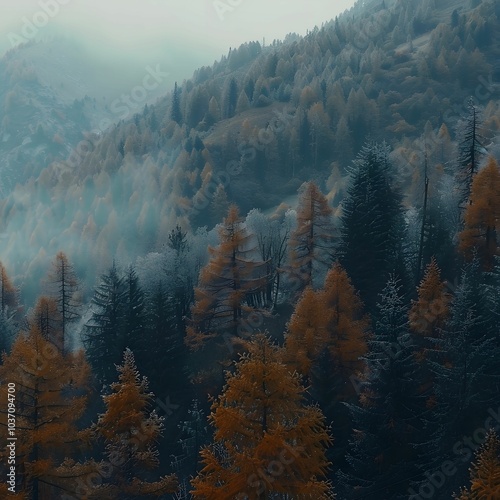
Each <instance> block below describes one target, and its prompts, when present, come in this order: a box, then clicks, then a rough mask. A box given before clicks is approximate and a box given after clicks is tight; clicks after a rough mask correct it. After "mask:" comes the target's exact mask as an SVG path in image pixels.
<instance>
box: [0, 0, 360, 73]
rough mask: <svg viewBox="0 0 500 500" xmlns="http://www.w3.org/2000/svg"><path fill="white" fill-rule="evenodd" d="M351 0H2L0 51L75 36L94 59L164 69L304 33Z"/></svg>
mask: <svg viewBox="0 0 500 500" xmlns="http://www.w3.org/2000/svg"><path fill="white" fill-rule="evenodd" d="M353 4H354V0H335V1H333V2H332V0H183V1H178V0H176V1H173V0H1V7H0V53H4V52H5V50H7V49H9V48H11V46H13V45H14V44H15V43H16V42H17V41H24V40H27V39H30V38H33V37H38V38H44V37H47V36H50V35H52V34H53V33H59V34H60V33H62V34H65V35H70V36H72V37H76V38H77V39H79V40H80V41H81V42H82V43H84V44H85V45H86V46H87V48H88V50H89V51H90V52H91V53H92V56H93V57H95V58H101V59H103V60H105V61H106V60H115V61H116V60H117V59H118V60H126V61H133V60H136V61H141V63H143V64H154V63H155V62H158V61H160V62H161V63H162V64H166V65H168V66H170V67H169V68H166V71H171V72H173V73H175V76H177V74H178V73H179V72H185V71H188V72H189V74H185V75H184V77H185V78H188V77H190V76H191V74H192V71H193V70H194V69H196V68H197V67H199V66H200V65H211V64H212V63H213V62H214V60H218V59H220V57H221V55H223V54H227V52H228V50H229V48H230V47H238V46H239V45H240V44H241V43H244V42H247V41H251V40H258V41H260V42H261V43H262V41H263V39H264V38H265V41H266V44H269V43H271V42H272V40H273V39H275V38H277V39H283V38H284V37H285V35H286V34H287V33H290V32H296V33H298V34H301V35H305V34H306V32H307V30H308V29H312V28H314V26H315V25H318V26H321V24H322V23H323V22H325V21H328V20H330V19H332V18H334V17H335V16H336V15H338V14H339V13H341V12H343V11H344V10H345V9H348V8H350V7H351V6H352V5H353Z"/></svg>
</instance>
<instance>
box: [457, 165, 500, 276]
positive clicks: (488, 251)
mask: <svg viewBox="0 0 500 500" xmlns="http://www.w3.org/2000/svg"><path fill="white" fill-rule="evenodd" d="M499 227H500V168H499V167H498V164H497V162H496V160H495V159H494V158H493V157H490V159H489V161H488V164H487V166H486V167H485V168H483V169H482V170H481V171H479V172H478V173H477V175H476V176H475V177H474V180H473V181H472V188H471V194H470V204H469V205H467V208H466V211H465V215H464V228H463V230H462V232H461V233H460V235H459V238H460V244H459V248H460V250H461V251H462V253H463V254H464V256H465V258H466V259H467V260H468V261H470V260H472V258H473V256H474V254H475V253H477V256H478V258H479V259H480V261H481V263H482V265H483V268H484V269H485V270H491V269H492V267H493V265H494V258H495V256H496V255H498V246H499V240H498V234H497V233H498V230H499Z"/></svg>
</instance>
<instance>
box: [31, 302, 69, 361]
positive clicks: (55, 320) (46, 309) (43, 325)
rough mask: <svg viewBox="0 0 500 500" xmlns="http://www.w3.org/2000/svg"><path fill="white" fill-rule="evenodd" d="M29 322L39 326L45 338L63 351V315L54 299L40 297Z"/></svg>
mask: <svg viewBox="0 0 500 500" xmlns="http://www.w3.org/2000/svg"><path fill="white" fill-rule="evenodd" d="M29 324H30V325H32V326H34V327H35V328H38V330H39V331H40V333H41V335H42V336H43V338H44V339H46V340H48V341H49V342H51V343H52V344H53V345H54V346H55V347H57V348H58V349H59V350H61V352H63V349H62V346H63V338H62V330H61V316H60V314H59V311H58V309H57V303H56V301H55V300H54V299H52V298H50V297H45V296H42V297H40V298H39V299H38V301H37V303H36V306H35V309H34V310H33V312H32V313H31V317H30V318H29Z"/></svg>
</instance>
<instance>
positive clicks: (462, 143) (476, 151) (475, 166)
mask: <svg viewBox="0 0 500 500" xmlns="http://www.w3.org/2000/svg"><path fill="white" fill-rule="evenodd" d="M480 126H481V120H480V114H479V110H478V107H477V106H476V105H475V104H474V100H473V98H472V97H471V98H470V99H469V104H468V115H467V117H466V118H465V120H464V121H463V122H461V130H460V131H459V135H460V140H459V158H458V172H457V182H458V185H459V188H460V191H461V194H462V202H463V203H465V202H467V200H468V199H469V195H470V192H471V186H472V180H473V178H474V176H475V175H476V173H477V172H478V170H479V163H480V161H481V158H482V156H484V154H485V149H484V146H483V145H482V141H483V138H482V137H481V134H480V133H479V128H480Z"/></svg>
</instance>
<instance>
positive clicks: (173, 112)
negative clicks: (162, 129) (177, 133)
mask: <svg viewBox="0 0 500 500" xmlns="http://www.w3.org/2000/svg"><path fill="white" fill-rule="evenodd" d="M179 94H180V89H179V88H178V87H177V82H175V85H174V92H173V94H172V107H171V108H170V118H171V119H172V120H174V122H176V123H178V124H179V125H180V124H181V122H182V112H181V105H180V98H179Z"/></svg>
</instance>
